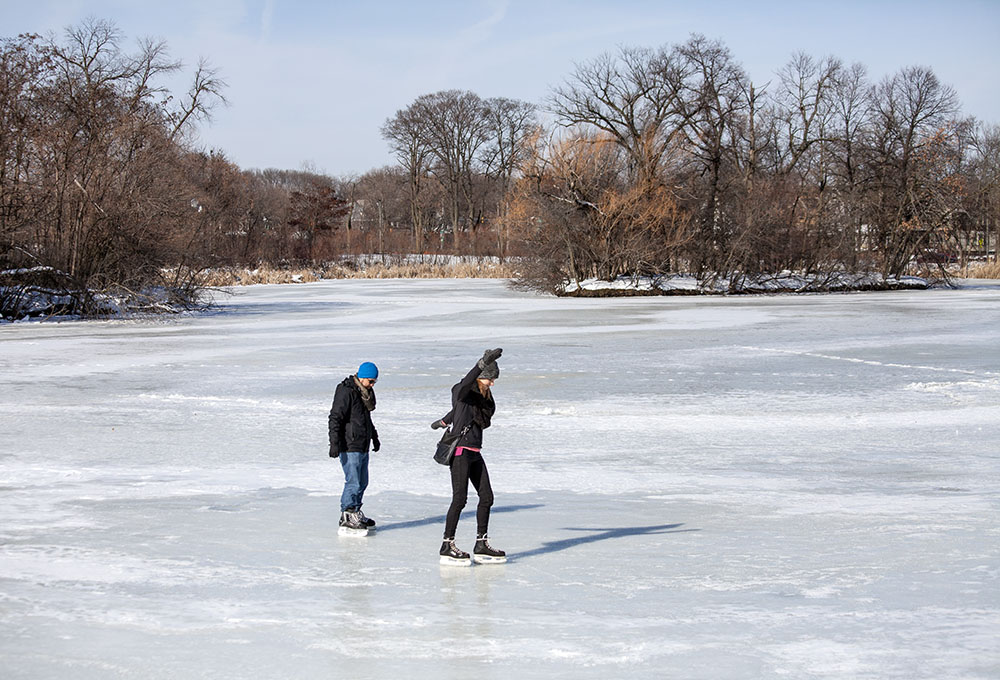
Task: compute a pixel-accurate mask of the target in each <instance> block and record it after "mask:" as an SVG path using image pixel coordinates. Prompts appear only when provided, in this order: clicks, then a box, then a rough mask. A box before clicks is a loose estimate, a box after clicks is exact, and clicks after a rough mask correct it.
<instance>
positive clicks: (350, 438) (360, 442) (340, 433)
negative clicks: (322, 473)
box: [330, 375, 378, 458]
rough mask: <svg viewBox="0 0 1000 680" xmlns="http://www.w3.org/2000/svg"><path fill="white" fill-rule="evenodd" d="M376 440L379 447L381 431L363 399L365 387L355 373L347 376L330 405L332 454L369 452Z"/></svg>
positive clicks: (332, 455)
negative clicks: (362, 388) (362, 387)
mask: <svg viewBox="0 0 1000 680" xmlns="http://www.w3.org/2000/svg"><path fill="white" fill-rule="evenodd" d="M372 442H375V444H376V446H375V449H376V450H377V449H378V430H376V429H375V424H374V423H373V422H372V416H371V411H369V410H368V407H366V406H365V404H364V402H363V401H362V400H361V388H359V387H358V385H357V383H355V382H354V376H353V375H350V376H347V377H346V378H344V380H343V382H341V383H340V384H339V385H337V391H336V392H335V393H334V395H333V406H331V407H330V456H331V457H333V458H336V457H338V456H339V455H340V454H341V453H343V452H346V451H360V452H362V453H367V452H368V448H369V445H370V444H371V443H372Z"/></svg>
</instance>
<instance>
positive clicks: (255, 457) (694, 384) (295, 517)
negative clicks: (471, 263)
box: [0, 281, 1000, 680]
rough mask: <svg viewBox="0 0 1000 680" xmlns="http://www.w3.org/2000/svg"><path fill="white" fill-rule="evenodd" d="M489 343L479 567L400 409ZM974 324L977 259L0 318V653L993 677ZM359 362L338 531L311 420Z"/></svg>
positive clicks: (52, 674)
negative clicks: (962, 276)
mask: <svg viewBox="0 0 1000 680" xmlns="http://www.w3.org/2000/svg"><path fill="white" fill-rule="evenodd" d="M494 346H501V347H503V348H504V356H503V358H502V359H501V362H500V363H501V367H502V375H501V378H500V380H499V381H498V383H497V386H496V388H495V390H496V396H497V401H498V404H499V412H498V414H497V416H496V418H495V420H494V427H493V428H491V429H490V430H489V431H488V432H487V437H486V449H485V455H486V458H487V461H488V463H489V466H490V474H491V477H492V480H493V486H494V489H495V491H496V496H497V505H496V507H495V509H494V515H493V520H492V522H491V532H490V533H491V541H492V543H493V544H494V545H495V546H496V547H499V548H502V549H504V550H506V551H507V552H508V554H509V555H510V561H509V562H508V563H507V564H506V565H500V566H498V565H488V566H487V565H481V566H475V567H472V568H447V567H440V566H439V565H438V556H437V549H438V547H439V545H440V537H441V531H442V527H443V515H444V512H445V510H446V508H447V505H448V498H449V495H450V491H449V482H448V478H447V471H446V470H445V469H444V468H442V467H441V466H438V465H436V464H435V463H434V462H433V461H432V460H431V454H432V452H433V448H434V442H435V440H436V439H437V437H438V436H439V433H438V432H434V431H432V430H431V429H430V428H429V423H430V422H431V420H432V419H433V418H435V417H437V416H440V415H443V414H444V413H445V412H446V411H447V409H448V390H449V387H450V386H451V385H452V384H453V383H454V382H455V381H456V380H458V378H460V377H461V376H462V375H463V374H464V373H465V372H466V370H467V369H468V368H469V367H470V366H471V364H472V363H473V362H474V361H475V360H476V358H478V357H479V356H480V355H481V353H482V351H483V350H484V349H486V348H487V347H494ZM998 348H1000V286H997V285H995V284H987V283H975V284H970V285H968V286H966V287H965V288H963V289H961V290H933V291H924V292H896V293H863V294H850V295H827V296H776V297H756V298H629V299H554V298H550V297H542V296H536V295H532V294H527V293H520V292H512V291H510V290H507V289H506V288H505V287H504V285H503V283H502V282H497V281H339V282H331V281H327V282H320V283H315V284H304V285H294V286H291V285H289V286H258V287H250V288H247V289H242V290H240V291H239V294H238V295H237V296H235V297H227V298H223V299H221V300H220V306H219V308H218V310H217V311H215V312H214V313H209V314H201V315H190V316H184V317H181V318H169V319H167V318H162V319H153V320H147V321H133V322H122V321H116V322H88V323H80V322H73V323H59V324H40V323H18V324H8V325H4V326H0V428H2V432H3V438H2V440H0V441H2V444H0V677H3V678H5V679H14V678H64V677H65V678H73V679H74V680H86V679H89V678H118V677H130V678H307V677H308V678H350V679H360V678H469V677H476V678H497V679H504V680H506V679H508V678H542V677H545V678H549V677H565V678H624V677H629V678H706V679H708V678H712V679H717V678H793V679H796V678H872V679H874V678H879V679H882V678H900V679H904V678H905V679H911V678H934V679H942V678H997V677H1000V642H998V641H1000V587H998V580H1000V540H998V538H1000V527H998V519H1000V516H998V510H1000V502H998V501H1000V408H998V407H1000V354H998ZM363 360H371V361H374V362H376V363H377V364H378V365H379V368H380V370H381V376H380V380H379V384H378V387H377V391H378V397H379V402H378V409H377V410H376V412H375V413H374V419H375V422H376V424H377V426H378V428H379V431H380V434H381V439H382V442H383V449H382V451H381V452H379V453H377V454H373V456H372V468H371V478H372V482H371V486H370V488H369V490H368V493H367V494H366V503H365V511H366V513H367V514H368V515H369V516H371V517H374V518H375V519H376V520H378V522H379V525H380V528H379V531H378V532H377V533H376V534H375V535H373V536H371V537H369V538H363V539H359V538H350V537H338V536H337V522H336V520H337V515H338V512H339V494H340V489H341V486H342V480H343V475H342V473H341V470H340V466H339V464H338V462H337V461H336V460H332V459H330V458H328V457H327V455H326V451H327V442H326V416H327V412H328V409H329V404H330V401H331V399H332V396H333V390H334V387H335V385H336V384H337V382H339V381H340V380H341V379H343V377H344V376H345V375H348V374H349V373H351V372H353V371H354V370H355V369H356V368H357V365H358V364H359V363H360V362H361V361H363ZM474 502H475V494H474V493H472V494H471V498H470V507H469V508H468V511H471V510H472V509H473V506H474ZM468 511H467V512H468ZM474 525H475V522H474V520H473V519H472V516H471V514H467V515H465V516H463V519H462V522H461V523H460V525H459V537H458V544H459V547H463V548H464V549H466V550H469V549H471V547H472V541H473V537H474V531H475V527H474Z"/></svg>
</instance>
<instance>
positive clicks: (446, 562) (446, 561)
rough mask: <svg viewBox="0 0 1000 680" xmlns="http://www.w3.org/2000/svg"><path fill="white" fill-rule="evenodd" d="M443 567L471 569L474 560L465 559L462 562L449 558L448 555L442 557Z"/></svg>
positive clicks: (455, 558)
mask: <svg viewBox="0 0 1000 680" xmlns="http://www.w3.org/2000/svg"><path fill="white" fill-rule="evenodd" d="M441 566H442V567H471V566H472V560H470V559H468V558H467V559H464V560H460V559H458V558H457V557H448V556H447V555H442V556H441Z"/></svg>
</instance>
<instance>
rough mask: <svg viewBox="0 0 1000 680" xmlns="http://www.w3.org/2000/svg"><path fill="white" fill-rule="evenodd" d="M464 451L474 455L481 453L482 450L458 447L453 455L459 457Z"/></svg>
mask: <svg viewBox="0 0 1000 680" xmlns="http://www.w3.org/2000/svg"><path fill="white" fill-rule="evenodd" d="M464 451H475V452H476V453H478V452H480V451H482V449H474V448H472V447H471V446H459V447H457V448H456V449H455V455H456V456H461V455H462V453H463V452H464Z"/></svg>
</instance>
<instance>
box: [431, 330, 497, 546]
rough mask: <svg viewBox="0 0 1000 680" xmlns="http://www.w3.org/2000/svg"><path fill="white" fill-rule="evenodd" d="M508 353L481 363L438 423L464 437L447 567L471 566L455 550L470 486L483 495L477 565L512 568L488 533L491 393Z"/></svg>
mask: <svg viewBox="0 0 1000 680" xmlns="http://www.w3.org/2000/svg"><path fill="white" fill-rule="evenodd" d="M502 353H503V350H502V349H499V348H498V349H490V350H486V352H485V353H483V358H482V359H480V360H479V361H477V362H476V365H475V366H473V367H472V370H471V371H469V373H468V374H467V375H466V376H465V377H464V378H462V380H461V382H459V383H458V384H456V385H455V386H454V387H452V388H451V411H450V412H449V413H448V415H446V416H445V417H444V418H441V419H440V420H437V421H435V422H434V423H433V424H432V425H431V427H434V428H438V427H445V426H447V425H451V427H452V432H457V433H459V434H460V435H461V436H460V437H459V439H458V445H457V447H456V449H455V457H454V458H453V459H452V462H451V506H450V507H449V508H448V515H447V517H446V519H445V525H444V542H443V543H442V544H441V563H442V564H469V563H470V560H469V553H467V552H463V551H462V550H459V549H458V548H457V547H456V546H455V531H456V530H457V528H458V518H459V516H460V515H461V513H462V508H464V507H465V504H466V501H467V500H468V496H469V483H470V482H471V483H472V486H473V487H475V489H476V492H477V493H478V494H479V505H478V506H477V507H476V546H475V548H474V549H473V551H472V559H474V560H475V561H476V562H477V563H490V562H494V563H496V562H506V561H507V555H506V553H504V551H502V550H495V549H494V548H493V547H491V546H490V544H489V541H488V540H487V536H486V532H487V530H488V528H489V522H490V508H491V507H492V506H493V488H492V487H491V486H490V474H489V471H488V470H487V469H486V461H485V460H484V459H483V454H482V447H483V430H485V429H486V428H488V427H489V426H490V422H491V421H492V419H493V414H494V413H495V412H496V408H497V407H496V402H495V401H494V400H493V393H492V390H491V388H492V387H493V384H494V381H495V380H496V379H497V378H498V377H500V368H499V367H498V366H497V363H496V361H497V359H499V358H500V355H501V354H502Z"/></svg>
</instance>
